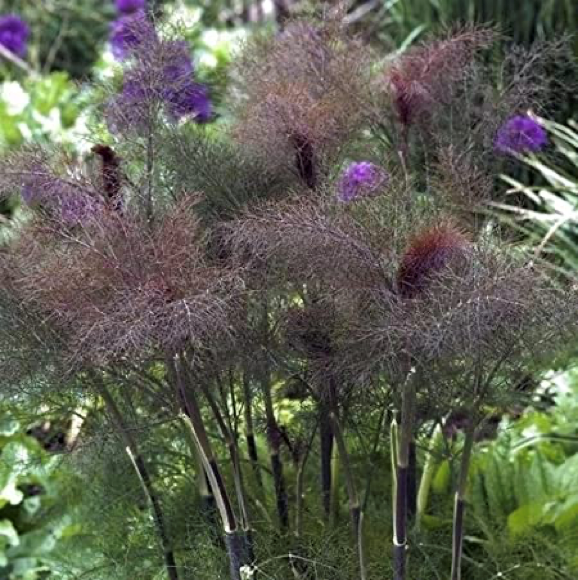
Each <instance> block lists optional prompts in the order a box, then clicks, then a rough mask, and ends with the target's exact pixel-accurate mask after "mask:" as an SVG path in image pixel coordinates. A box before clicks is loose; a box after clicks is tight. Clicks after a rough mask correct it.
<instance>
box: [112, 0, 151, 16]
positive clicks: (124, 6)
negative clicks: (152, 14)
mask: <svg viewBox="0 0 578 580" xmlns="http://www.w3.org/2000/svg"><path fill="white" fill-rule="evenodd" d="M115 4H116V9H117V10H118V11H119V12H120V13H121V14H131V13H133V12H136V11H137V10H143V9H144V7H145V4H146V0H115Z"/></svg>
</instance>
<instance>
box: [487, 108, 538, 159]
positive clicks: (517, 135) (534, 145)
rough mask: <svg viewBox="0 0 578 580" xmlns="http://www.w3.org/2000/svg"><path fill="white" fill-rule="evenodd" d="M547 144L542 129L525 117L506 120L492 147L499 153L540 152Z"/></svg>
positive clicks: (535, 122) (518, 116)
mask: <svg viewBox="0 0 578 580" xmlns="http://www.w3.org/2000/svg"><path fill="white" fill-rule="evenodd" d="M547 143H548V137H547V136H546V131H545V130H544V128H543V127H542V126H541V125H540V124H539V123H538V122H537V121H535V120H534V119H532V118H531V117H528V116H527V115H516V116H515V117H512V118H511V119H508V120H507V121H506V122H505V123H504V124H503V125H502V126H501V127H500V129H499V130H498V134H497V135H496V140H495V142H494V146H495V149H496V151H499V152H500V153H509V154H511V153H528V152H536V151H540V150H541V149H542V148H543V147H544V146H545V145H546V144H547Z"/></svg>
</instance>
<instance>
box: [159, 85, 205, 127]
mask: <svg viewBox="0 0 578 580" xmlns="http://www.w3.org/2000/svg"><path fill="white" fill-rule="evenodd" d="M165 98H166V103H167V112H168V114H169V116H170V117H172V118H173V119H175V120H178V119H180V118H182V117H186V116H189V115H192V116H194V117H195V120H196V121H197V122H198V123H203V122H206V121H208V120H209V119H210V118H211V114H212V108H211V101H210V99H209V93H208V91H207V87H205V86H204V85H202V84H200V83H195V82H193V81H189V82H188V83H187V84H186V85H185V86H183V87H180V88H176V89H174V90H169V91H167V92H166V93H165Z"/></svg>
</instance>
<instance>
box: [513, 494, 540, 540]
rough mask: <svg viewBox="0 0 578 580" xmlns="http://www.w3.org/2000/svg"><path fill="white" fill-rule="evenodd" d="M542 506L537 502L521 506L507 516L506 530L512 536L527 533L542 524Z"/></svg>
mask: <svg viewBox="0 0 578 580" xmlns="http://www.w3.org/2000/svg"><path fill="white" fill-rule="evenodd" d="M542 519H543V504H542V503H539V502H535V503H530V504H526V505H523V506H522V507H520V508H518V509H517V510H516V511H514V512H512V513H511V514H510V515H509V516H508V530H509V531H510V533H511V534H512V535H514V536H516V535H520V534H524V533H527V532H529V531H530V530H531V529H532V528H534V527H536V526H537V525H539V524H540V523H541V522H542Z"/></svg>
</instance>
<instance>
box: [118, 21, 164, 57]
mask: <svg viewBox="0 0 578 580" xmlns="http://www.w3.org/2000/svg"><path fill="white" fill-rule="evenodd" d="M154 40H156V33H155V29H154V27H153V25H152V23H151V22H150V21H149V19H148V18H147V16H146V14H145V13H144V11H142V10H137V11H136V12H133V13H130V14H125V15H123V16H121V17H120V18H118V19H117V20H114V21H113V22H112V23H111V25H110V36H109V42H110V46H111V49H112V54H113V55H114V57H115V58H116V59H117V60H123V59H125V58H127V57H129V56H131V54H132V53H133V52H134V51H135V50H137V49H138V48H143V47H145V45H146V44H147V41H149V42H151V41H154Z"/></svg>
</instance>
